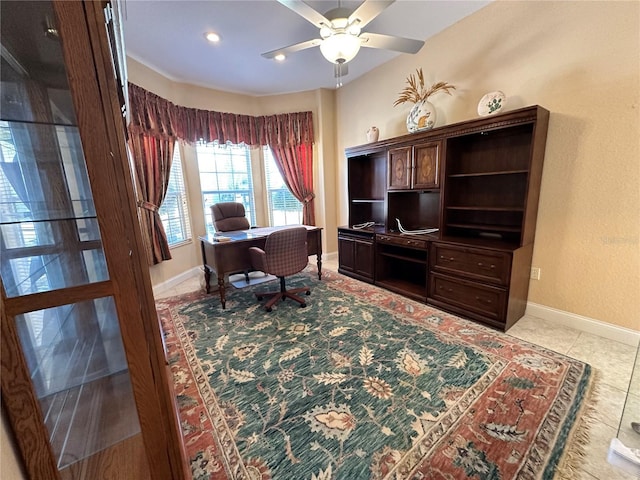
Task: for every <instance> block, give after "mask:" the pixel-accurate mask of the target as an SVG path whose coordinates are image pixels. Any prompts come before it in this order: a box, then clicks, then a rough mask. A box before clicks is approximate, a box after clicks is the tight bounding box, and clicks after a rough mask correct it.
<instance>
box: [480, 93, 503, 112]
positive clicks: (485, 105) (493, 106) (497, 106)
mask: <svg viewBox="0 0 640 480" xmlns="http://www.w3.org/2000/svg"><path fill="white" fill-rule="evenodd" d="M505 103H506V97H505V95H504V93H502V92H501V91H500V90H497V91H495V92H490V93H487V94H486V95H485V96H484V97H482V98H481V99H480V102H479V103H478V115H480V116H481V117H485V116H487V115H493V114H494V113H498V112H499V111H500V110H502V108H503V107H504V104H505Z"/></svg>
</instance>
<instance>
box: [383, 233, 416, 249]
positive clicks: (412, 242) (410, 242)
mask: <svg viewBox="0 0 640 480" xmlns="http://www.w3.org/2000/svg"><path fill="white" fill-rule="evenodd" d="M376 241H377V242H379V243H389V244H391V245H400V246H401V247H411V248H420V249H426V248H427V242H426V241H425V240H417V239H415V238H406V237H394V236H391V235H378V236H376Z"/></svg>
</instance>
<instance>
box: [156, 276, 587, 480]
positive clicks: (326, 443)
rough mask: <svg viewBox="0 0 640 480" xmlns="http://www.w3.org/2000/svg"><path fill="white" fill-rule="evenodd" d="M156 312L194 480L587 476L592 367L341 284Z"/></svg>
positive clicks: (210, 298)
mask: <svg viewBox="0 0 640 480" xmlns="http://www.w3.org/2000/svg"><path fill="white" fill-rule="evenodd" d="M287 285H288V286H290V287H295V286H302V285H307V286H309V287H311V295H310V296H309V297H307V307H306V308H299V307H298V304H296V303H294V302H291V301H286V302H284V303H278V304H277V305H276V306H274V308H273V311H272V312H271V313H268V312H266V311H265V310H264V309H263V308H262V307H261V304H260V303H259V302H257V301H256V298H255V296H254V292H255V291H260V290H264V289H265V287H267V289H269V288H268V287H271V288H276V289H277V287H278V283H277V281H276V282H268V283H265V284H262V285H258V286H255V287H248V288H243V289H241V290H240V289H239V290H234V289H232V288H231V289H230V290H229V291H228V296H227V308H226V310H222V309H221V307H220V301H219V298H218V295H217V293H212V294H210V295H206V294H204V293H202V292H194V293H191V294H186V295H181V296H179V297H173V298H169V299H163V300H160V301H158V302H157V307H158V312H159V314H160V319H161V322H162V325H163V329H164V332H165V338H166V344H167V349H168V356H169V362H170V365H171V370H172V372H173V376H174V386H175V391H176V395H177V398H178V404H179V410H180V418H181V426H182V431H183V436H184V443H185V447H186V451H187V455H188V457H189V460H190V462H191V470H192V472H193V478H194V479H195V480H218V479H220V480H222V479H224V480H245V479H246V480H249V479H251V480H269V479H275V480H343V479H345V480H352V479H353V480H359V479H376V480H378V479H386V480H391V479H393V480H400V479H416V480H417V479H443V480H453V479H464V478H474V479H492V480H499V479H503V480H505V479H515V478H517V479H552V478H565V479H571V478H578V476H579V472H578V471H577V468H578V466H579V464H580V463H581V457H582V455H583V447H584V444H585V442H586V441H587V429H588V425H589V422H590V420H591V418H592V417H593V410H594V405H593V400H592V397H593V383H594V379H593V376H594V375H593V372H592V370H591V367H590V366H589V365H587V364H585V363H583V362H580V361H577V360H574V359H571V358H569V357H567V356H564V355H561V354H558V353H555V352H553V351H550V350H546V349H543V348H541V347H538V346H536V345H533V344H530V343H527V342H524V341H522V340H518V339H516V338H514V337H512V336H509V335H507V334H503V333H501V332H498V331H495V330H491V329H489V328H485V327H483V326H481V325H478V324H476V323H474V322H470V321H466V320H463V319H460V318H459V317H456V316H454V315H450V314H447V313H444V312H442V311H439V310H437V309H434V308H431V307H429V306H427V305H423V304H420V303H417V302H414V301H412V300H409V299H406V298H404V297H402V296H399V295H396V294H394V293H391V292H388V291H386V290H382V289H379V288H377V287H375V286H372V285H368V284H365V283H362V282H358V281H356V280H353V279H350V278H348V277H345V276H343V275H340V274H338V273H335V272H323V279H322V280H321V281H320V280H318V278H317V274H315V272H314V271H312V270H311V269H309V270H308V271H305V272H303V273H301V274H298V275H296V276H294V277H291V278H288V279H287Z"/></svg>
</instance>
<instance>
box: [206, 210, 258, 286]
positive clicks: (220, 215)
mask: <svg viewBox="0 0 640 480" xmlns="http://www.w3.org/2000/svg"><path fill="white" fill-rule="evenodd" d="M211 216H212V218H213V227H214V228H215V229H216V232H232V231H234V230H247V229H249V228H251V227H250V225H249V220H247V217H246V216H245V212H244V205H242V204H241V203H237V202H220V203H214V204H213V205H211ZM242 273H244V279H245V281H246V282H247V283H249V271H248V270H245V271H243V272H242Z"/></svg>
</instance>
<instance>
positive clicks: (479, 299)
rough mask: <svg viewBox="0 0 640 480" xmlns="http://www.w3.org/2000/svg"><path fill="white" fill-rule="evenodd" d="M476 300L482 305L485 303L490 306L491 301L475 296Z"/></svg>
mask: <svg viewBox="0 0 640 480" xmlns="http://www.w3.org/2000/svg"><path fill="white" fill-rule="evenodd" d="M476 300H477V301H479V302H484V303H486V304H488V305H490V304H491V300H489V299H487V300H483V299H482V298H480V297H478V296H477V295H476Z"/></svg>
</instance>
